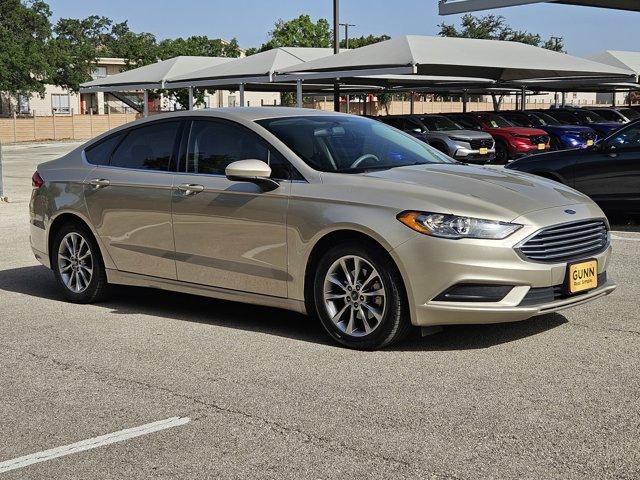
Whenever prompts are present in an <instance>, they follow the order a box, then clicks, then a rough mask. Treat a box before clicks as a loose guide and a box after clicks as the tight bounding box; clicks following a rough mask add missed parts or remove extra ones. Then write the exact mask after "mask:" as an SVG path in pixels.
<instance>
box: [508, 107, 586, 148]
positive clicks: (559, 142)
mask: <svg viewBox="0 0 640 480" xmlns="http://www.w3.org/2000/svg"><path fill="white" fill-rule="evenodd" d="M500 116H501V117H503V118H505V119H506V120H508V121H510V122H511V123H513V124H514V125H517V126H518V127H530V128H539V129H540V130H544V131H545V132H547V133H548V134H549V137H550V138H551V149H552V150H564V149H568V148H586V147H590V146H592V145H593V144H595V143H596V141H598V134H597V133H596V132H595V131H594V130H593V129H591V128H590V127H583V126H580V125H563V124H562V123H560V122H559V121H558V120H556V119H555V118H553V117H551V116H549V115H547V114H546V113H543V112H528V111H526V112H500Z"/></svg>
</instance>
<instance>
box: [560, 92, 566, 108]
mask: <svg viewBox="0 0 640 480" xmlns="http://www.w3.org/2000/svg"><path fill="white" fill-rule="evenodd" d="M566 103H567V94H566V92H562V95H561V96H560V106H561V107H564V106H565V104H566Z"/></svg>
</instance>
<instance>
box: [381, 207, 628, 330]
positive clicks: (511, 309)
mask: <svg viewBox="0 0 640 480" xmlns="http://www.w3.org/2000/svg"><path fill="white" fill-rule="evenodd" d="M565 208H566V206H563V207H558V208H554V209H547V210H542V211H537V212H532V213H530V214H527V215H525V216H522V217H519V218H517V219H515V220H514V222H515V223H521V224H523V225H524V227H523V228H522V229H520V230H519V231H518V232H516V233H515V234H513V235H512V236H511V237H509V238H506V239H504V240H477V239H462V240H448V239H441V238H435V237H429V236H426V235H419V236H416V237H414V238H413V239H411V240H409V241H408V242H405V243H404V244H402V245H400V246H399V247H397V248H395V249H394V250H393V252H392V253H393V255H394V256H395V257H396V259H397V261H398V264H399V265H400V268H401V271H402V273H403V277H404V279H405V286H406V290H407V296H408V299H409V303H410V309H411V321H412V323H413V324H414V325H419V326H428V325H450V324H478V323H499V322H511V321H518V320H524V319H527V318H530V317H533V316H536V315H541V314H545V313H550V312H555V311H558V310H561V309H564V308H568V307H571V306H574V305H579V304H582V303H585V302H588V301H591V300H594V299H596V298H599V297H602V296H605V295H608V294H609V293H611V292H612V291H613V290H614V289H615V288H616V284H615V283H614V281H613V280H611V279H610V278H609V279H607V280H606V281H604V282H603V283H602V284H601V285H599V286H598V287H597V288H596V289H594V290H591V291H588V292H586V293H580V294H576V295H573V296H568V297H566V298H561V299H557V300H551V301H549V299H546V300H545V301H543V302H541V303H533V304H532V303H531V302H524V303H523V300H524V299H525V297H527V294H528V293H529V291H530V290H531V289H532V288H536V289H538V288H542V287H554V286H557V285H561V284H563V283H564V281H565V278H566V269H567V263H566V262H563V263H539V262H532V261H529V260H526V259H524V258H522V257H520V256H519V255H518V254H517V253H516V251H515V250H514V245H516V244H518V243H519V242H520V241H521V240H523V239H524V238H527V237H528V236H529V235H531V234H532V233H534V232H536V231H537V230H539V229H540V228H543V227H547V226H549V225H553V224H555V223H562V221H563V220H564V219H563V215H562V212H563V211H564V209H565ZM571 208H572V209H573V210H576V211H577V214H576V216H575V220H581V219H589V218H596V217H601V216H602V212H601V211H600V210H599V209H598V207H596V206H595V205H589V204H584V205H572V206H571ZM565 216H566V214H565ZM610 256H611V246H610V245H609V246H608V247H607V248H606V249H605V250H604V251H602V252H600V253H598V254H596V255H589V256H588V257H585V258H589V259H591V258H593V259H596V260H597V261H598V274H604V273H605V272H606V271H607V268H608V265H609V259H610ZM458 284H479V285H483V284H484V285H512V286H513V288H512V289H511V290H510V291H509V293H508V294H507V295H506V296H505V297H504V298H502V299H501V300H500V301H496V302H469V301H462V302H460V301H442V300H435V298H436V297H438V296H439V295H440V294H441V293H442V292H445V291H446V290H447V289H449V288H451V287H452V286H454V285H458ZM528 298H529V297H528Z"/></svg>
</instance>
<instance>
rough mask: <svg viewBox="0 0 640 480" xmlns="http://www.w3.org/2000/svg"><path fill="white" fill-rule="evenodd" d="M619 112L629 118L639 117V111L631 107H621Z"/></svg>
mask: <svg viewBox="0 0 640 480" xmlns="http://www.w3.org/2000/svg"><path fill="white" fill-rule="evenodd" d="M620 113H622V114H623V115H624V116H625V117H627V118H628V119H630V120H635V119H636V118H640V113H638V112H636V111H635V110H634V109H633V108H621V109H620Z"/></svg>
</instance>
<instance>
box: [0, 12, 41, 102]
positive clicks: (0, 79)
mask: <svg viewBox="0 0 640 480" xmlns="http://www.w3.org/2000/svg"><path fill="white" fill-rule="evenodd" d="M50 16H51V10H50V9H49V6H48V5H47V4H46V3H45V2H43V1H39V0H32V1H27V2H24V3H23V2H21V1H20V0H2V1H0V91H5V92H9V93H10V94H13V95H17V94H19V93H29V92H39V93H43V92H44V88H45V87H44V86H45V83H46V77H47V75H48V74H49V68H50V67H49V58H48V49H47V42H48V41H49V39H50V37H51V22H50V21H49V17H50Z"/></svg>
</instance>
